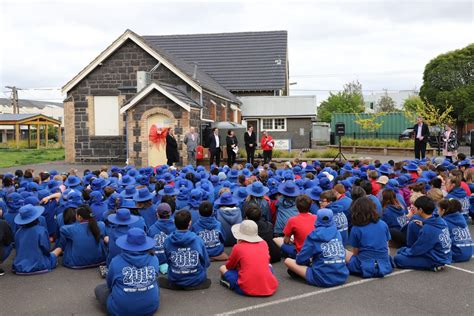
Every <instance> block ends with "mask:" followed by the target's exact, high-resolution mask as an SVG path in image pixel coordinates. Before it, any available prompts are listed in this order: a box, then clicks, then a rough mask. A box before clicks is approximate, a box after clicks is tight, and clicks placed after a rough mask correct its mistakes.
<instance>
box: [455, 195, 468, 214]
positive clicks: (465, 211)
mask: <svg viewBox="0 0 474 316" xmlns="http://www.w3.org/2000/svg"><path fill="white" fill-rule="evenodd" d="M458 201H459V202H461V206H462V208H461V209H462V211H461V213H462V214H468V213H469V209H470V208H471V203H470V202H469V197H465V198H463V199H458Z"/></svg>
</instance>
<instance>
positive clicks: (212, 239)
mask: <svg viewBox="0 0 474 316" xmlns="http://www.w3.org/2000/svg"><path fill="white" fill-rule="evenodd" d="M199 215H200V216H199V219H198V221H197V222H196V223H193V225H192V227H191V231H193V232H195V233H196V234H197V235H198V236H199V237H201V239H202V240H203V241H204V244H205V245H206V249H207V253H208V255H209V257H210V259H211V260H215V261H222V260H227V259H228V258H229V256H228V255H227V254H226V253H225V252H224V241H225V236H224V233H223V231H222V224H221V223H220V222H219V221H218V220H217V219H216V217H215V216H213V205H212V203H211V202H209V201H204V202H202V203H201V205H199Z"/></svg>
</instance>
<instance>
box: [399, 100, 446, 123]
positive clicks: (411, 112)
mask: <svg viewBox="0 0 474 316" xmlns="http://www.w3.org/2000/svg"><path fill="white" fill-rule="evenodd" d="M403 111H404V114H405V117H406V118H407V119H408V120H409V121H410V122H412V123H415V121H416V118H417V116H418V115H420V116H421V117H423V119H424V120H425V121H426V122H427V123H428V124H430V125H444V124H447V123H450V122H453V121H454V119H453V116H452V114H453V106H450V105H447V104H445V106H444V109H443V110H441V109H439V108H438V107H436V106H434V105H433V104H431V103H429V102H428V101H426V100H425V101H423V100H422V99H421V98H420V97H419V96H411V97H409V98H408V99H406V100H405V102H404V103H403Z"/></svg>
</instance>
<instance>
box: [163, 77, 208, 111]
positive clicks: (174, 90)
mask: <svg viewBox="0 0 474 316" xmlns="http://www.w3.org/2000/svg"><path fill="white" fill-rule="evenodd" d="M157 83H158V84H159V85H160V86H161V87H163V88H165V89H166V91H168V92H169V93H171V94H172V95H174V96H175V97H177V98H178V99H179V100H181V101H183V102H184V103H186V104H188V105H189V106H191V107H194V108H201V105H200V104H199V103H197V102H196V101H194V100H193V99H192V98H191V97H190V96H189V95H188V94H187V93H186V92H184V91H182V90H181V89H179V88H178V87H175V86H173V85H171V84H169V83H166V82H163V81H157Z"/></svg>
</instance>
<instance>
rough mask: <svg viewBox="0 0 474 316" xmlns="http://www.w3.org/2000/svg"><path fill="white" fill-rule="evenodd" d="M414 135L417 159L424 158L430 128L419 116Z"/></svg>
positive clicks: (414, 127)
mask: <svg viewBox="0 0 474 316" xmlns="http://www.w3.org/2000/svg"><path fill="white" fill-rule="evenodd" d="M413 136H414V137H415V159H424V158H425V153H426V144H427V143H428V139H429V137H430V130H429V128H428V125H427V124H426V123H423V118H422V117H421V116H418V118H417V119H416V124H415V126H413Z"/></svg>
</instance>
